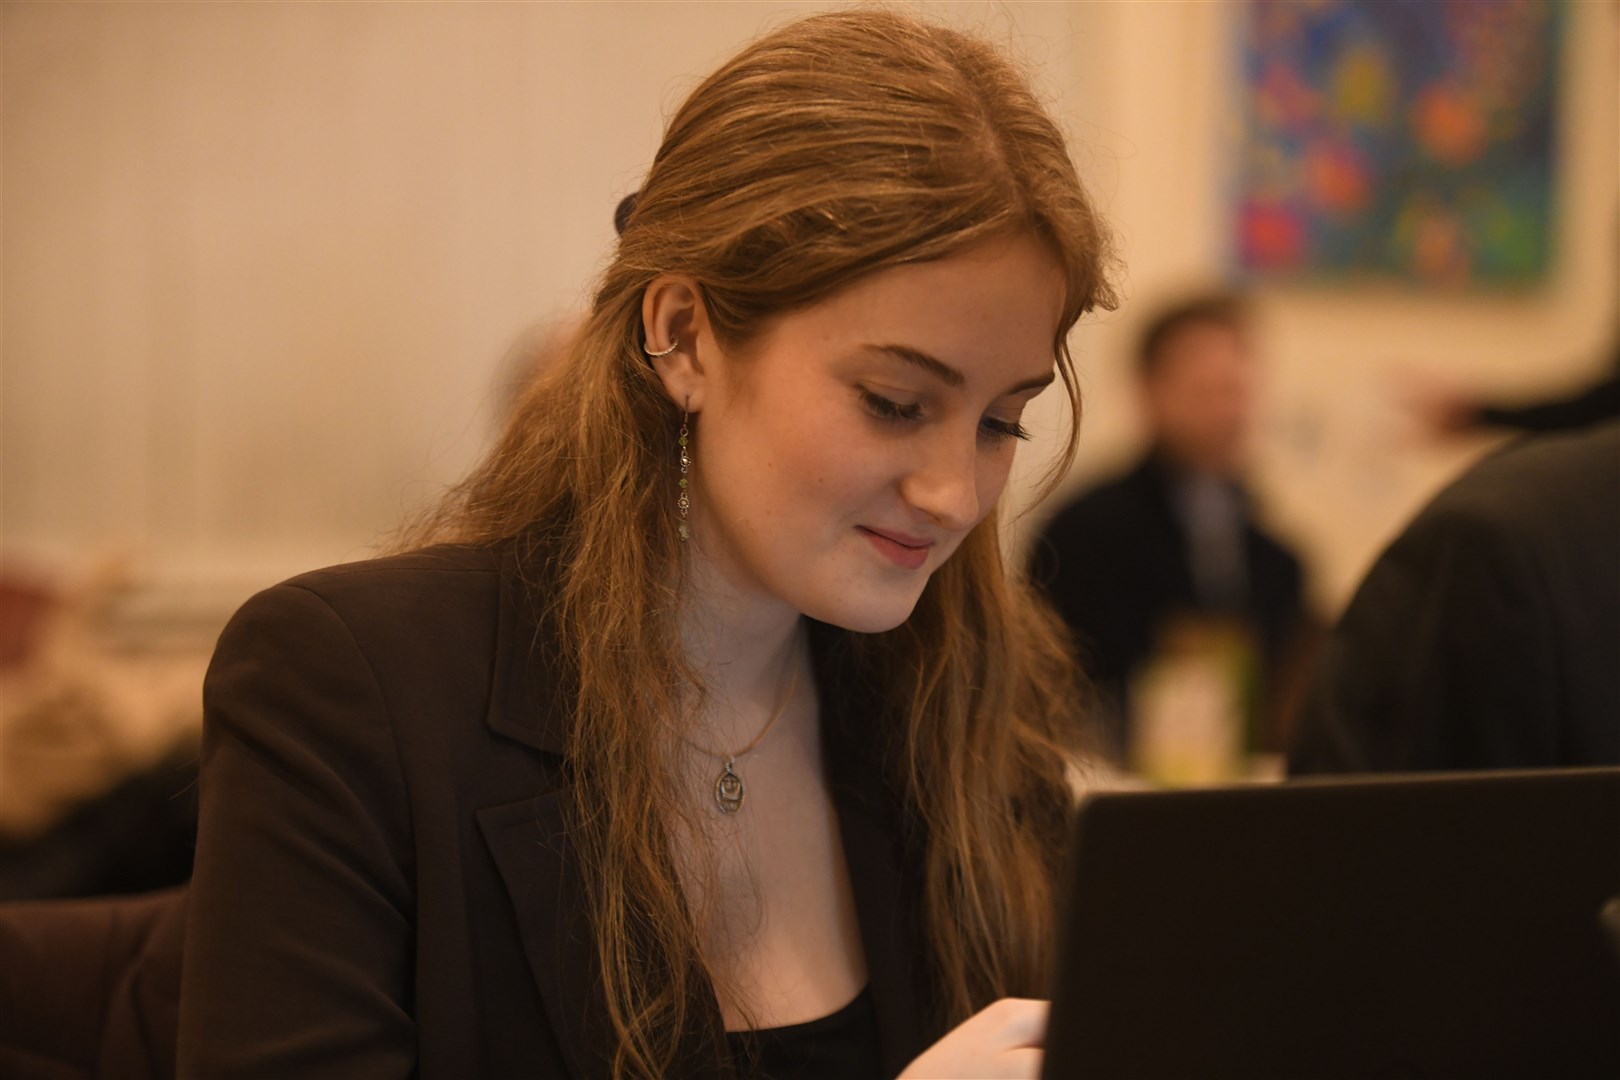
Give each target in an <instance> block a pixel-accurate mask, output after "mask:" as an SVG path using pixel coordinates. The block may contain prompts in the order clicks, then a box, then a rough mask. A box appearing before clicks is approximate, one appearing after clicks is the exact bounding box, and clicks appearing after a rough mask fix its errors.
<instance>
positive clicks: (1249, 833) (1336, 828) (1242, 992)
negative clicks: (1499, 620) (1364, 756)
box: [1045, 769, 1620, 1080]
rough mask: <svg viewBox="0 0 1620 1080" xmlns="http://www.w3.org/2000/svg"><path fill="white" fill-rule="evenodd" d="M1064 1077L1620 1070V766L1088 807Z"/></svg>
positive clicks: (1057, 1030)
mask: <svg viewBox="0 0 1620 1080" xmlns="http://www.w3.org/2000/svg"><path fill="white" fill-rule="evenodd" d="M1070 873H1071V879H1070V881H1069V883H1068V886H1069V888H1068V894H1067V899H1066V901H1065V907H1066V910H1065V912H1064V914H1063V916H1062V923H1063V925H1064V930H1065V932H1064V935H1063V937H1064V940H1063V942H1062V944H1061V946H1060V947H1061V953H1060V956H1059V971H1058V977H1057V986H1056V988H1055V993H1054V995H1053V1002H1052V1020H1051V1025H1050V1028H1049V1030H1048V1033H1047V1050H1046V1071H1045V1075H1046V1076H1047V1077H1052V1078H1057V1077H1061V1078H1065V1080H1067V1078H1069V1077H1085V1076H1108V1077H1123V1076H1177V1077H1192V1076H1380V1077H1381V1076H1392V1077H1394V1076H1460V1075H1486V1076H1507V1075H1520V1076H1550V1075H1582V1076H1620V951H1617V945H1616V943H1615V942H1613V941H1611V940H1610V939H1609V938H1608V936H1607V934H1606V932H1605V927H1604V925H1603V921H1602V919H1601V918H1600V909H1602V908H1603V906H1604V904H1605V902H1606V901H1608V900H1609V899H1610V898H1613V897H1617V896H1620V769H1583V770H1557V771H1544V772H1543V771H1537V772H1523V773H1494V774H1457V775H1448V776H1424V777H1409V778H1399V779H1397V778H1389V779H1374V778H1358V779H1356V780H1351V781H1304V782H1296V783H1291V784H1283V785H1277V786H1270V787H1251V788H1234V789H1220V790H1211V791H1192V792H1129V793H1115V794H1106V795H1098V796H1094V797H1093V798H1091V799H1089V800H1087V802H1086V803H1085V805H1084V806H1083V807H1082V809H1081V812H1080V815H1079V818H1078V823H1077V825H1076V840H1075V849H1074V852H1073V855H1072V858H1071V865H1070Z"/></svg>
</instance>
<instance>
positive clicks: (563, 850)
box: [477, 559, 730, 1080]
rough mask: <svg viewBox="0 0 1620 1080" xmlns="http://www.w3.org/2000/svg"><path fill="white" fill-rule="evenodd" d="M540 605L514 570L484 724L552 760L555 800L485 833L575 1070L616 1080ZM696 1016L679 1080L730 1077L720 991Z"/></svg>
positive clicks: (539, 780)
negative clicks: (722, 1048) (721, 1055)
mask: <svg viewBox="0 0 1620 1080" xmlns="http://www.w3.org/2000/svg"><path fill="white" fill-rule="evenodd" d="M532 595H534V589H533V588H531V587H529V586H526V585H524V583H523V578H522V575H521V574H520V573H519V568H518V566H517V563H516V560H515V559H512V560H511V561H509V562H508V563H507V565H504V566H503V567H502V573H501V603H500V615H499V628H498V631H497V638H496V645H495V659H494V666H493V670H492V672H491V690H490V707H489V715H488V717H487V719H486V722H487V724H488V726H489V727H490V729H491V730H492V731H495V732H497V733H498V734H500V735H503V736H506V737H507V738H510V739H513V740H516V741H517V742H519V743H522V744H524V745H525V746H529V747H531V748H533V749H536V750H539V751H542V752H543V753H545V754H547V755H549V756H551V757H552V758H553V761H552V762H551V767H550V768H549V769H537V770H536V772H535V778H536V786H537V788H545V789H546V790H543V791H541V792H540V793H539V794H536V795H534V796H532V797H529V798H525V799H520V800H518V801H516V802H510V803H504V804H501V805H496V806H489V807H485V808H484V809H482V810H479V811H478V812H477V818H478V828H479V831H480V832H481V833H482V834H483V837H484V843H485V845H486V846H487V847H488V848H489V851H490V854H491V856H493V858H494V860H495V865H496V867H497V868H498V869H499V871H500V874H501V879H502V881H503V882H504V883H505V885H506V890H507V893H508V894H509V895H510V897H511V900H512V905H513V909H514V917H515V919H516V920H517V927H518V934H519V937H520V938H521V939H522V943H523V951H524V956H525V958H526V959H527V960H528V963H529V969H530V972H531V973H532V974H533V976H534V981H535V985H536V986H537V987H538V989H539V991H540V999H541V1003H542V1005H543V1006H544V1008H545V1012H546V1016H547V1017H548V1018H549V1019H550V1021H551V1028H552V1032H553V1034H554V1035H555V1037H556V1040H557V1044H558V1046H559V1048H560V1049H561V1051H562V1055H563V1059H564V1060H565V1061H566V1062H567V1064H568V1071H569V1073H570V1074H571V1075H572V1076H574V1077H577V1078H580V1080H594V1078H596V1077H601V1076H605V1075H607V1074H608V1072H609V1069H610V1067H611V1063H612V1061H613V1056H614V1053H615V1052H616V1050H617V1049H618V1040H617V1036H616V1035H615V1033H614V1031H613V1026H612V1024H611V1022H610V1021H609V1020H608V1012H607V999H606V996H605V993H604V989H603V985H602V968H601V963H600V960H599V958H598V956H597V952H596V942H595V940H594V936H593V931H592V927H591V922H590V907H589V894H588V892H587V890H586V887H585V877H584V872H583V867H582V866H581V864H580V858H579V851H578V849H577V848H576V846H575V845H574V842H573V839H572V837H571V835H570V829H569V816H570V812H569V810H570V807H569V803H570V800H571V798H572V793H571V792H570V790H569V788H568V786H567V785H568V780H567V770H566V768H565V767H564V762H563V757H564V753H565V750H566V746H567V738H566V736H567V725H568V723H569V719H570V715H571V692H570V690H569V688H568V686H567V684H566V682H565V681H564V675H563V671H564V668H563V666H562V665H561V663H560V662H559V652H558V650H557V649H556V647H555V639H554V637H553V636H552V635H551V634H550V633H549V632H548V630H547V627H546V625H545V624H544V622H543V620H541V619H539V618H538V617H537V616H536V614H535V612H534V607H533V605H532V603H531V602H530V599H529V597H531V596H532ZM703 989H707V988H706V987H695V988H694V990H695V991H697V990H703ZM696 1005H697V1015H696V1017H695V1018H694V1020H693V1024H692V1028H691V1030H689V1031H687V1032H685V1033H684V1036H685V1037H684V1039H683V1044H682V1047H681V1053H680V1055H679V1057H678V1058H677V1061H676V1064H675V1067H674V1069H673V1070H672V1075H678V1076H682V1077H694V1076H699V1075H706V1076H721V1077H725V1076H729V1075H730V1073H729V1071H728V1070H727V1069H726V1068H724V1066H722V1067H721V1068H720V1069H719V1070H718V1071H717V1070H716V1068H715V1066H714V1064H713V1057H712V1051H711V1050H710V1047H712V1046H713V1045H714V1043H713V1039H714V1037H715V1033H716V1032H718V1031H719V1030H720V1027H721V1018H720V1007H719V1003H718V1002H717V1001H716V1000H715V999H714V995H713V993H712V991H711V992H709V993H708V994H707V996H706V997H704V998H701V999H700V1000H699V1001H698V1002H697V1003H696Z"/></svg>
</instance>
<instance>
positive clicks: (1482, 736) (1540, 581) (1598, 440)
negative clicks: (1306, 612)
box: [1289, 421, 1620, 774]
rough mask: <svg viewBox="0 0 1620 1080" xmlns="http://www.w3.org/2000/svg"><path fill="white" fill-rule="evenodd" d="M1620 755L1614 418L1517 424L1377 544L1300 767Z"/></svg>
mask: <svg viewBox="0 0 1620 1080" xmlns="http://www.w3.org/2000/svg"><path fill="white" fill-rule="evenodd" d="M1561 765H1620V421H1609V422H1607V423H1603V424H1597V425H1593V426H1589V427H1586V428H1584V429H1581V430H1577V431H1574V432H1567V433H1561V434H1555V435H1545V436H1535V437H1530V438H1526V439H1522V440H1519V441H1518V442H1516V443H1514V444H1513V445H1511V446H1509V447H1508V448H1506V449H1504V450H1502V451H1501V452H1499V453H1496V454H1493V455H1491V456H1490V457H1487V458H1486V459H1485V460H1483V461H1482V462H1480V463H1479V464H1478V465H1476V466H1474V467H1473V468H1472V469H1470V470H1469V471H1468V472H1466V473H1465V474H1464V475H1463V476H1462V477H1461V478H1459V479H1458V480H1456V481H1455V482H1454V483H1452V484H1451V485H1450V486H1449V487H1447V488H1446V489H1445V490H1444V491H1442V492H1441V493H1440V494H1439V495H1438V496H1436V497H1435V499H1434V500H1433V501H1432V502H1431V503H1430V504H1429V505H1428V506H1427V507H1426V508H1425V509H1424V510H1423V511H1422V512H1421V513H1420V514H1418V515H1417V517H1416V518H1415V519H1414V520H1413V522H1412V523H1411V524H1410V525H1409V526H1408V527H1407V528H1406V529H1405V531H1403V532H1402V533H1401V535H1400V537H1399V538H1397V539H1396V540H1395V542H1394V543H1393V544H1391V545H1390V547H1389V548H1388V549H1387V550H1386V551H1385V552H1384V553H1383V555H1382V556H1380V557H1379V559H1378V561H1377V562H1376V563H1375V564H1374V566H1373V568H1372V570H1371V571H1370V572H1369V573H1368V575H1367V577H1366V579H1365V580H1364V581H1363V582H1362V584H1361V587H1360V588H1359V589H1358V590H1357V592H1356V595H1355V598H1354V600H1352V602H1351V604H1350V607H1349V608H1348V609H1347V610H1346V612H1345V614H1344V617H1343V619H1341V620H1340V622H1339V624H1338V626H1337V627H1336V628H1335V629H1334V631H1333V633H1332V634H1331V635H1330V636H1329V638H1328V640H1327V642H1326V644H1325V645H1324V647H1323V648H1322V650H1321V656H1320V662H1319V664H1318V668H1317V671H1316V672H1315V674H1314V677H1313V682H1312V685H1311V688H1310V691H1309V692H1308V694H1307V695H1306V698H1305V703H1304V707H1303V709H1302V711H1301V714H1300V722H1299V728H1298V732H1297V736H1296V738H1295V740H1294V744H1293V746H1292V749H1291V751H1290V753H1289V771H1290V772H1291V773H1294V774H1306V773H1327V772H1385V771H1402V770H1431V769H1435V770H1438V769H1503V768H1529V767H1537V766H1543V767H1544V766H1561Z"/></svg>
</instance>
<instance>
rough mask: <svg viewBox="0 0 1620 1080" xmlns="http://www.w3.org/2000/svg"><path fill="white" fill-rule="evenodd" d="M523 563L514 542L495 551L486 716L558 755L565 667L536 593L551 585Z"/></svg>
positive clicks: (562, 739) (563, 738) (564, 730)
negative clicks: (491, 665)
mask: <svg viewBox="0 0 1620 1080" xmlns="http://www.w3.org/2000/svg"><path fill="white" fill-rule="evenodd" d="M525 563H526V560H524V559H522V557H521V555H520V552H519V549H518V546H517V544H516V543H515V542H514V543H509V544H507V545H506V546H505V547H504V548H503V549H502V550H501V552H500V556H499V569H498V574H499V580H500V596H499V600H498V604H497V613H496V619H497V622H496V627H495V657H494V670H493V672H492V675H491V683H490V694H489V713H488V715H487V716H486V718H485V722H486V723H488V725H489V727H490V729H491V730H493V731H496V732H499V733H500V734H502V735H505V736H506V737H507V738H510V739H516V740H517V741H518V742H520V743H523V744H524V745H525V746H531V747H534V748H535V749H536V750H543V751H545V752H546V753H548V754H555V755H557V756H559V757H561V756H562V755H563V753H564V750H565V748H566V745H567V734H568V720H569V714H570V709H569V701H568V698H569V693H568V688H567V687H566V686H565V685H563V679H562V677H561V674H562V672H563V671H565V670H566V668H565V665H564V664H563V663H562V662H561V661H562V655H561V647H560V644H559V642H558V640H557V636H556V634H555V633H554V632H552V630H551V628H550V627H549V624H548V622H547V620H546V619H545V618H544V617H543V615H542V613H541V612H540V611H539V610H538V608H539V601H538V597H540V596H541V595H544V594H546V593H547V592H549V591H550V590H549V589H548V588H546V586H545V585H544V584H543V583H539V582H536V581H535V580H534V579H533V578H532V577H531V576H530V575H531V574H532V573H533V571H531V570H528V569H527V568H526V566H525Z"/></svg>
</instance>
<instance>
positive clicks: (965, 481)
mask: <svg viewBox="0 0 1620 1080" xmlns="http://www.w3.org/2000/svg"><path fill="white" fill-rule="evenodd" d="M978 449H979V448H978V432H977V430H975V431H974V433H973V438H972V439H971V440H970V441H968V442H967V444H966V445H963V440H962V439H961V438H960V437H958V436H954V435H952V434H950V433H948V432H945V431H940V432H938V433H936V434H935V435H934V436H933V437H931V438H929V439H928V440H926V446H925V447H924V449H923V452H922V453H921V455H920V456H919V457H918V459H917V460H916V461H915V462H914V463H913V466H912V468H911V469H910V470H909V471H908V472H907V473H906V475H905V476H904V477H903V478H902V479H901V481H900V493H901V495H902V497H903V498H904V499H905V500H906V502H907V504H908V505H910V506H912V507H914V508H915V509H917V510H919V511H920V512H922V513H923V514H926V515H927V516H928V517H929V518H930V519H931V520H932V521H933V522H934V523H935V524H937V525H939V526H940V527H941V528H944V529H952V530H961V529H968V528H971V527H972V526H973V525H974V524H975V523H976V522H977V521H978V520H979V484H978V466H979V454H978Z"/></svg>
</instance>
